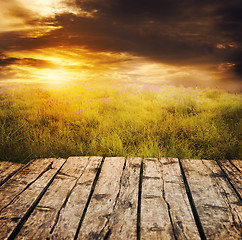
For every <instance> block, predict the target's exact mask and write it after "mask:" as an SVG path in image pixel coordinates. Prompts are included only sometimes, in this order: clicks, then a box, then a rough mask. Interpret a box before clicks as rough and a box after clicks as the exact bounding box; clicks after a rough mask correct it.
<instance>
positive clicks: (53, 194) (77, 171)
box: [16, 157, 88, 239]
mask: <svg viewBox="0 0 242 240" xmlns="http://www.w3.org/2000/svg"><path fill="white" fill-rule="evenodd" d="M87 164H88V157H70V158H68V159H67V161H66V163H65V165H64V166H63V168H62V169H61V171H60V172H59V173H58V174H57V175H56V177H55V179H54V181H53V183H52V184H51V185H50V187H49V188H48V190H47V191H46V193H45V195H44V196H43V197H42V199H41V200H40V202H39V204H38V205H37V206H36V208H35V209H34V211H33V213H32V214H31V216H30V217H29V219H28V220H27V221H26V223H25V224H24V226H23V227H22V229H21V231H20V232H19V234H18V235H17V237H16V239H46V238H48V237H50V232H51V230H52V228H53V227H54V226H55V224H56V222H57V221H58V218H59V212H60V210H61V209H62V208H63V207H64V205H65V204H66V201H67V199H68V198H69V195H70V193H71V190H72V189H73V187H74V186H75V184H76V182H77V181H78V179H79V178H80V176H81V175H82V174H83V172H84V170H85V168H86V166H87Z"/></svg>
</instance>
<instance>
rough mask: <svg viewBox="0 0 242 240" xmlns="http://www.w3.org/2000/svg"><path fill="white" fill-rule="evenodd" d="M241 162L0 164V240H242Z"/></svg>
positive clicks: (54, 161) (108, 160)
mask: <svg viewBox="0 0 242 240" xmlns="http://www.w3.org/2000/svg"><path fill="white" fill-rule="evenodd" d="M241 170H242V161H241V160H230V161H228V160H223V161H213V160H178V159H176V158H159V159H157V158H145V159H141V158H127V159H126V158H124V157H106V158H103V157H70V158H68V159H67V160H66V159H37V160H33V161H31V162H29V163H28V164H27V165H21V164H14V163H8V162H0V239H31V240H32V239H42V240H43V239H85V240H86V239H114V240H119V239H125V240H126V239H145V240H147V239H152V240H153V239H164V240H169V239H174V240H179V239H185V240H188V239H189V240H190V239H194V240H197V239H211V240H212V239H219V240H221V239H222V240H228V239H242V225H241V222H242V202H241V195H242V184H241V183H242V174H241Z"/></svg>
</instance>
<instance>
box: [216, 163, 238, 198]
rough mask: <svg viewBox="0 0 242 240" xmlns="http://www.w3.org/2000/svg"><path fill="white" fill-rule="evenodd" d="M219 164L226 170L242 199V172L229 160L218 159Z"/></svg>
mask: <svg viewBox="0 0 242 240" xmlns="http://www.w3.org/2000/svg"><path fill="white" fill-rule="evenodd" d="M218 164H219V166H220V167H221V168H222V169H223V171H224V172H225V174H226V176H227V178H228V179H229V181H230V183H231V184H232V185H233V187H234V188H235V189H236V192H237V194H238V195H239V198H240V200H241V199H242V173H241V172H240V171H239V170H238V169H237V168H236V167H235V166H234V165H233V164H231V163H230V161H229V160H220V161H218Z"/></svg>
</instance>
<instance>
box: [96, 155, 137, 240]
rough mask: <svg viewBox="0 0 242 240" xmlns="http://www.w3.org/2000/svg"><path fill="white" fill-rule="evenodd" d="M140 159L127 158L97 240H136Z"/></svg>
mask: <svg viewBox="0 0 242 240" xmlns="http://www.w3.org/2000/svg"><path fill="white" fill-rule="evenodd" d="M140 165H141V158H128V159H127V160H126V164H125V168H124V170H123V174H122V176H121V179H120V186H119V187H120V190H119V193H118V195H117V197H116V203H115V205H114V206H113V212H112V213H111V215H110V217H109V219H108V222H107V224H106V226H105V228H104V229H103V230H102V232H101V234H100V235H99V237H98V238H99V239H105V237H107V236H108V238H109V239H115V240H119V239H123V240H126V239H129V240H132V239H133V240H136V239H137V207H138V194H139V174H140Z"/></svg>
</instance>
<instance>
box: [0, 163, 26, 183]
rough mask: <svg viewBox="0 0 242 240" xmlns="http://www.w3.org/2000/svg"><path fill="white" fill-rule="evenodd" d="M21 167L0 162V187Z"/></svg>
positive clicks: (19, 164)
mask: <svg viewBox="0 0 242 240" xmlns="http://www.w3.org/2000/svg"><path fill="white" fill-rule="evenodd" d="M23 166H24V165H23V164H21V163H12V162H0V186H2V184H3V183H4V182H5V181H6V180H7V179H9V178H10V177H12V176H13V175H14V173H16V172H17V171H18V170H19V169H20V168H21V167H23Z"/></svg>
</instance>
